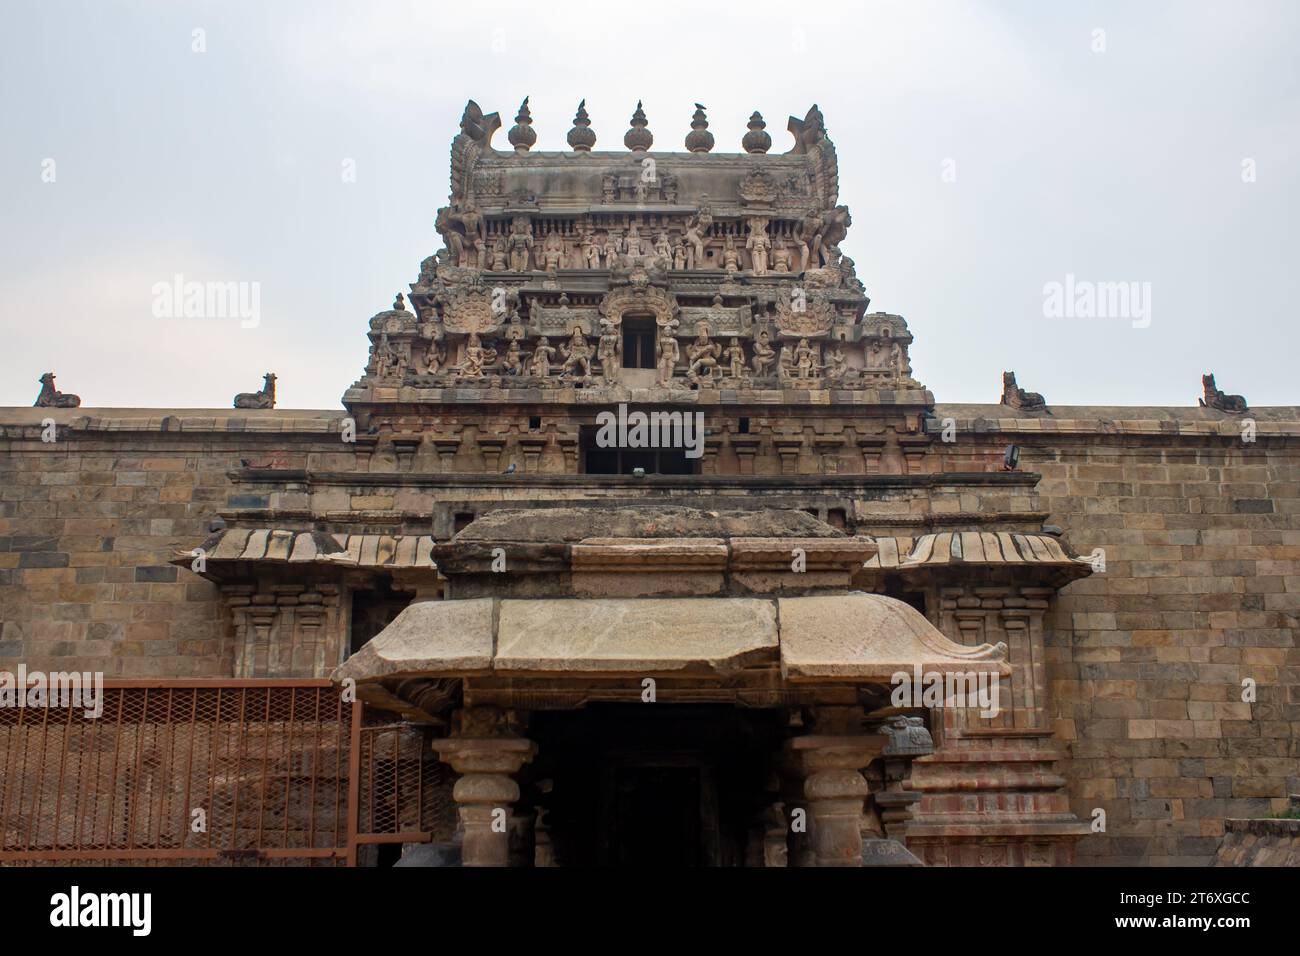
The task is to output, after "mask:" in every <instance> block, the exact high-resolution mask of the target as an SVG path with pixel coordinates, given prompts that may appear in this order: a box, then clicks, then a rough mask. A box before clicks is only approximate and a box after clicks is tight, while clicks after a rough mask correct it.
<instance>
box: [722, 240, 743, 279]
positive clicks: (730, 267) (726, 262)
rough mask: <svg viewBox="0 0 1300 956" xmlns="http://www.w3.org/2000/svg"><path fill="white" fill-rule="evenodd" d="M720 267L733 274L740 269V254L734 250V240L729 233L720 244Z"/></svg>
mask: <svg viewBox="0 0 1300 956" xmlns="http://www.w3.org/2000/svg"><path fill="white" fill-rule="evenodd" d="M722 267H723V268H724V269H726V270H727V272H729V273H733V274H734V273H736V272H739V271H740V256H739V254H737V252H736V242H735V240H734V239H732V238H731V236H730V235H728V236H727V238H726V240H725V241H724V242H723V244H722Z"/></svg>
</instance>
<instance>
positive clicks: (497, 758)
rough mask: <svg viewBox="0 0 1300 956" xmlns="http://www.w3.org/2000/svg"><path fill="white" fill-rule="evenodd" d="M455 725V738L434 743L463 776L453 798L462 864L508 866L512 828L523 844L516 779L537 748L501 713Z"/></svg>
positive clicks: (485, 712)
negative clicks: (514, 819)
mask: <svg viewBox="0 0 1300 956" xmlns="http://www.w3.org/2000/svg"><path fill="white" fill-rule="evenodd" d="M456 724H457V725H458V732H457V733H456V735H455V736H453V737H446V738H443V739H440V740H435V741H434V742H433V749H434V750H436V751H437V752H438V755H439V757H440V758H441V759H442V760H443V761H444V762H446V763H448V764H450V765H451V768H452V769H453V770H455V771H456V772H457V773H459V774H461V778H460V779H459V780H457V781H456V786H455V787H454V788H453V789H452V793H451V795H452V799H454V800H455V801H456V804H457V808H458V810H459V813H460V822H461V828H462V829H463V830H464V841H463V844H462V848H461V865H462V866H507V865H509V863H510V843H511V840H510V834H511V830H512V829H514V830H515V834H516V841H518V839H519V829H518V826H517V825H516V826H515V827H512V826H511V817H512V816H513V815H514V814H513V809H514V804H515V803H516V802H517V801H518V800H519V785H518V784H517V783H516V782H515V781H514V780H513V779H511V776H512V775H513V774H515V773H518V772H519V769H520V768H521V767H522V766H523V765H524V764H526V763H527V762H528V761H530V760H532V758H533V756H534V755H535V754H536V753H537V745H536V744H534V743H533V742H532V741H531V740H525V739H524V738H523V737H519V736H516V735H515V734H514V733H512V732H511V731H512V729H513V728H512V726H511V721H510V719H509V716H508V715H506V714H505V712H502V711H500V710H498V709H497V708H486V707H479V708H473V709H472V710H469V711H459V712H457V714H456ZM517 845H518V844H517V843H516V846H517ZM516 852H517V851H516Z"/></svg>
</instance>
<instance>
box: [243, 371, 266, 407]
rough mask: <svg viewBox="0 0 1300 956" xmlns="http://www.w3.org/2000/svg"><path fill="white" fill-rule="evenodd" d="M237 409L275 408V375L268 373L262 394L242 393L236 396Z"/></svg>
mask: <svg viewBox="0 0 1300 956" xmlns="http://www.w3.org/2000/svg"><path fill="white" fill-rule="evenodd" d="M235 407H236V408H275V373H274V372H267V373H266V375H265V376H264V380H263V383H262V390H261V391H260V392H240V393H239V394H238V395H236V396H235Z"/></svg>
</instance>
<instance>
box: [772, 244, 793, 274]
mask: <svg viewBox="0 0 1300 956" xmlns="http://www.w3.org/2000/svg"><path fill="white" fill-rule="evenodd" d="M772 271H773V272H782V273H785V272H789V271H790V246H789V245H788V244H787V243H786V241H785V239H783V238H781V237H780V236H778V237H777V239H776V241H775V242H774V243H773V246H772Z"/></svg>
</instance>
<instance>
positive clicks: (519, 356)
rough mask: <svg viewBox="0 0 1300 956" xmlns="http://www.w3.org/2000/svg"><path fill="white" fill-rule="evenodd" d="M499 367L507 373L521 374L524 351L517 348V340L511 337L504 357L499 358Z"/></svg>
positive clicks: (522, 371)
mask: <svg viewBox="0 0 1300 956" xmlns="http://www.w3.org/2000/svg"><path fill="white" fill-rule="evenodd" d="M501 367H502V369H504V371H505V373H506V374H507V375H522V374H523V373H524V353H523V352H521V351H520V350H519V340H518V339H516V338H512V339H511V340H510V346H509V348H507V349H506V354H505V357H504V358H503V359H502V360H501Z"/></svg>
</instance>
